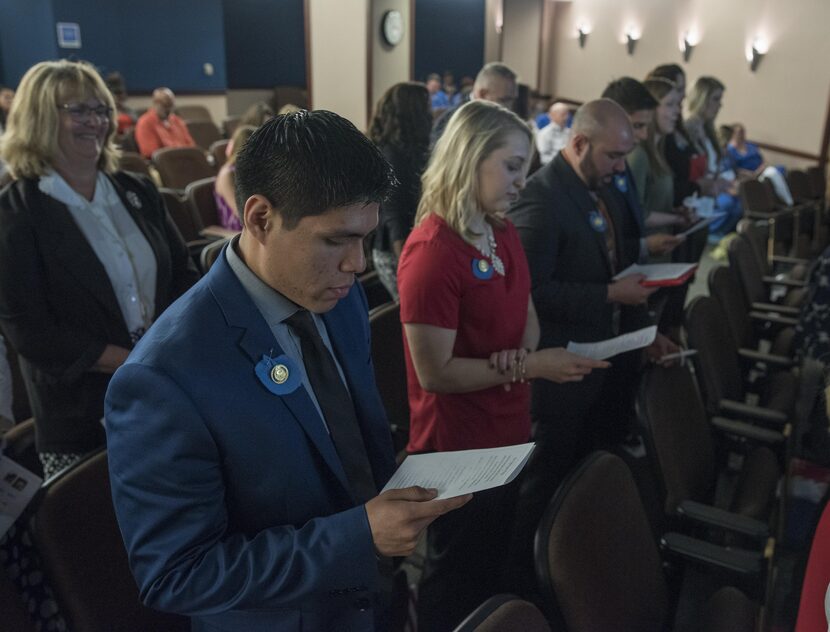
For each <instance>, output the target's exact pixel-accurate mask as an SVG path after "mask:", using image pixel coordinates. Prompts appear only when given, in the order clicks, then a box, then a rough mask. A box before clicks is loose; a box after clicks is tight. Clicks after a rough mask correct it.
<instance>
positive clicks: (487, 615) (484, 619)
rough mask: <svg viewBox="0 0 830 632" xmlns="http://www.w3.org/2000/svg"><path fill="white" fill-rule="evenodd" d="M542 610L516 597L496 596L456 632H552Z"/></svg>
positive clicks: (471, 615) (475, 612)
mask: <svg viewBox="0 0 830 632" xmlns="http://www.w3.org/2000/svg"><path fill="white" fill-rule="evenodd" d="M550 630H551V628H550V625H548V622H547V621H546V620H545V615H543V614H542V612H541V610H539V608H537V607H536V606H534V605H533V604H532V603H530V602H528V601H524V600H523V599H520V598H519V597H516V596H515V595H495V596H493V597H490V599H488V600H487V601H485V602H484V603H483V604H481V605H480V606H479V607H478V608H476V609H475V610H473V612H472V613H470V615H469V616H468V617H467V618H466V619H464V621H462V622H461V623H460V624H459V625H458V627H457V628H455V630H454V632H550Z"/></svg>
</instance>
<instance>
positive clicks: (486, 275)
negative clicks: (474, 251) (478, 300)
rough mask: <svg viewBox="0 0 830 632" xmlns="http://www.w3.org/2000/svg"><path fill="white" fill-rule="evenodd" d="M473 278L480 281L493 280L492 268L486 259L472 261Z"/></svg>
mask: <svg viewBox="0 0 830 632" xmlns="http://www.w3.org/2000/svg"><path fill="white" fill-rule="evenodd" d="M473 276H474V277H475V278H477V279H481V280H482V281H489V280H490V279H492V278H493V266H492V265H490V262H489V261H487V259H473Z"/></svg>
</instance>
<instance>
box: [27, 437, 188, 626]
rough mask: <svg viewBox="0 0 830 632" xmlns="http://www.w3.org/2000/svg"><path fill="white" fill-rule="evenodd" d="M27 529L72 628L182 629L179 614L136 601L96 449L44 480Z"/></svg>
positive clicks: (101, 455)
mask: <svg viewBox="0 0 830 632" xmlns="http://www.w3.org/2000/svg"><path fill="white" fill-rule="evenodd" d="M41 494H42V495H41V497H40V499H39V504H38V506H37V508H36V511H35V514H34V516H33V517H32V523H31V525H32V533H33V535H34V540H35V544H36V546H37V548H38V550H39V551H40V554H41V558H42V560H43V570H44V572H45V573H46V575H47V576H48V577H49V580H50V582H51V584H52V588H53V589H54V591H55V597H56V599H57V601H58V603H59V605H60V609H61V612H62V613H63V614H64V616H65V617H66V618H67V623H68V624H69V627H70V629H71V630H73V631H74V632H146V631H147V630H164V631H165V632H179V631H181V632H185V631H187V630H189V629H190V623H189V620H188V619H187V618H185V617H179V616H175V615H170V614H165V613H161V612H157V611H155V610H151V609H150V608H147V607H145V606H144V605H142V604H141V601H140V599H139V594H138V587H137V586H136V584H135V580H134V579H133V576H132V575H131V574H130V569H129V565H128V563H127V552H126V551H125V549H124V543H123V542H122V540H121V532H120V531H119V529H118V523H117V522H116V519H115V511H114V509H113V506H112V497H111V495H110V484H109V472H108V471H107V453H106V451H105V450H101V451H99V452H97V453H94V454H93V455H91V456H89V457H88V458H86V459H85V460H83V461H81V462H80V463H78V464H77V465H75V466H74V467H72V468H70V469H68V470H66V471H65V472H63V473H61V474H60V475H58V476H55V477H53V478H51V479H49V480H48V481H46V482H45V483H44V487H43V489H42V490H41Z"/></svg>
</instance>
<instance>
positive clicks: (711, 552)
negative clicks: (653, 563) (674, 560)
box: [660, 533, 764, 577]
mask: <svg viewBox="0 0 830 632" xmlns="http://www.w3.org/2000/svg"><path fill="white" fill-rule="evenodd" d="M660 546H661V547H662V548H663V550H665V551H667V552H669V553H672V554H674V555H678V556H680V557H682V558H684V559H686V560H690V561H693V562H701V563H703V564H706V565H707V566H715V567H717V568H722V569H725V570H729V571H732V572H733V573H736V574H738V575H742V576H745V577H758V576H759V575H760V574H761V572H762V571H763V569H764V554H763V552H761V553H758V552H754V551H747V550H745V549H736V548H726V547H724V546H718V545H717V544H711V543H710V542H704V541H703V540H698V539H696V538H692V537H689V536H687V535H683V534H681V533H665V534H663V537H662V538H660Z"/></svg>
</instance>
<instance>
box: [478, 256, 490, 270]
mask: <svg viewBox="0 0 830 632" xmlns="http://www.w3.org/2000/svg"><path fill="white" fill-rule="evenodd" d="M478 269H479V270H480V271H481V272H487V271H488V270H489V269H490V264H489V263H487V262H486V261H485V260H484V259H479V260H478Z"/></svg>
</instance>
